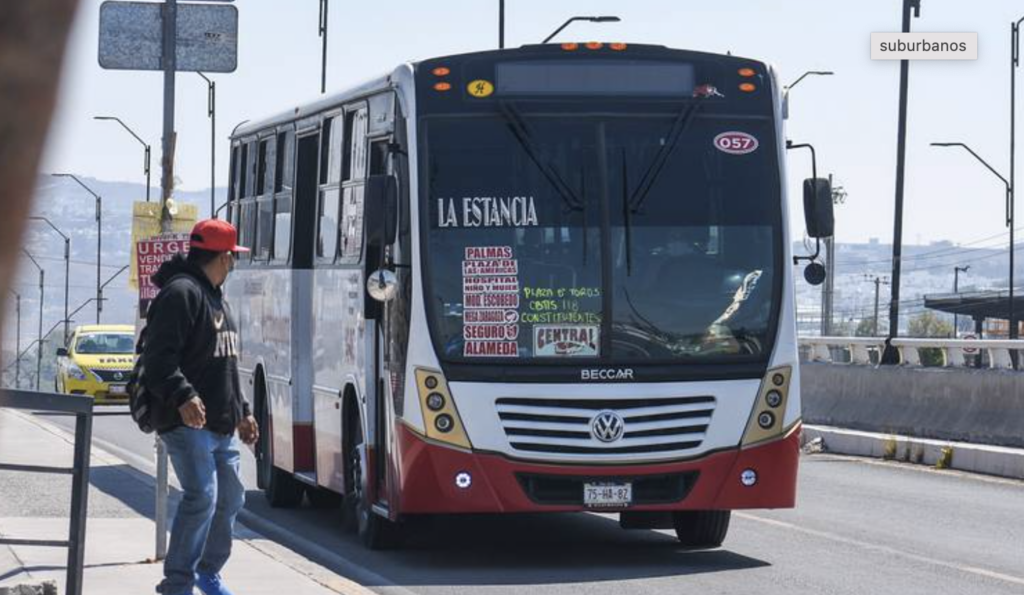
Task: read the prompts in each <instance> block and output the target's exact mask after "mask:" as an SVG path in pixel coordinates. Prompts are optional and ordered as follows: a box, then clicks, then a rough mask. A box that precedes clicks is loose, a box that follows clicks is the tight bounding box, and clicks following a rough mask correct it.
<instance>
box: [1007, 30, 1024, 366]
mask: <svg viewBox="0 0 1024 595" xmlns="http://www.w3.org/2000/svg"><path fill="white" fill-rule="evenodd" d="M1022 22H1024V18H1021V19H1019V20H1018V21H1017V22H1016V23H1013V24H1012V25H1011V27H1010V42H1011V47H1010V188H1012V189H1015V188H1016V186H1015V184H1016V177H1015V176H1016V163H1015V155H1016V150H1017V147H1016V136H1015V130H1016V126H1017V67H1018V66H1020V24H1021V23H1022ZM1016 198H1017V197H1016V194H1015V193H1014V192H1012V191H1011V192H1010V201H1009V202H1010V204H1009V205H1007V211H1008V215H1009V216H1008V217H1007V219H1008V221H1009V225H1010V338H1011V339H1016V338H1017V319H1016V317H1015V316H1014V307H1013V260H1014V258H1013V248H1014V246H1013V239H1014V238H1013V235H1014V234H1013V219H1014V211H1015V210H1016V208H1015V207H1016ZM1014 353H1016V352H1014Z"/></svg>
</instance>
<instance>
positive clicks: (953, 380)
mask: <svg viewBox="0 0 1024 595" xmlns="http://www.w3.org/2000/svg"><path fill="white" fill-rule="evenodd" d="M800 378H801V383H800V389H801V391H800V392H801V399H802V401H803V417H804V422H805V423H807V424H816V425H824V426H836V427H841V428H850V429H855V430H864V431H868V432H881V433H887V434H900V435H906V436H917V437H921V438H934V439H938V440H950V441H958V442H971V443H975V444H990V445H997V446H1006V447H1013V448H1024V373H1022V372H1011V371H1003V370H992V369H988V370H984V369H980V370H979V369H964V368H920V367H901V366H880V367H876V366H870V365H852V364H847V365H840V364H827V363H816V362H805V363H803V364H801V368H800Z"/></svg>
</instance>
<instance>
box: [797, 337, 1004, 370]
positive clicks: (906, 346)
mask: <svg viewBox="0 0 1024 595" xmlns="http://www.w3.org/2000/svg"><path fill="white" fill-rule="evenodd" d="M885 341H886V338H885V337H800V339H799V343H800V348H801V355H802V357H803V359H805V360H806V361H816V362H828V363H851V364H862V365H864V364H875V363H878V358H879V355H880V354H881V352H882V351H883V350H884V349H885ZM892 346H893V347H895V348H896V349H897V351H898V352H899V355H900V364H902V365H906V366H922V365H923V364H922V351H923V350H934V351H935V353H938V354H940V355H941V359H940V363H939V365H941V366H942V367H947V368H974V367H983V366H987V367H989V368H991V369H998V370H1013V369H1014V367H1013V356H1012V355H1011V354H1012V353H1013V352H1020V351H1021V350H1024V340H1016V341H1008V340H992V339H893V340H892Z"/></svg>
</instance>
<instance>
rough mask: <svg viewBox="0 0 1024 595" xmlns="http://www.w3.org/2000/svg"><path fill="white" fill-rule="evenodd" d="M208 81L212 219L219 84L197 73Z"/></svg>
mask: <svg viewBox="0 0 1024 595" xmlns="http://www.w3.org/2000/svg"><path fill="white" fill-rule="evenodd" d="M196 74H198V75H199V76H201V77H203V80H204V81H206V115H207V116H209V117H210V217H213V216H214V215H213V212H214V210H215V209H216V208H217V204H216V193H215V191H214V188H215V187H216V185H217V83H216V82H215V81H212V80H210V78H209V77H207V76H206V75H205V74H203V73H201V72H197V73H196Z"/></svg>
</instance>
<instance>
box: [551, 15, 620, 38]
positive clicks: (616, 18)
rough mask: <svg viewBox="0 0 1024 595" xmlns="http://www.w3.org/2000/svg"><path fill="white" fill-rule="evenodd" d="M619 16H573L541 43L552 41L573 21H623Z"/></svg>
mask: <svg viewBox="0 0 1024 595" xmlns="http://www.w3.org/2000/svg"><path fill="white" fill-rule="evenodd" d="M621 20H622V19H620V18H619V17H615V16H603V17H571V18H569V20H567V21H565V22H564V23H562V26H561V27H559V28H557V29H555V31H554V33H552V34H551V35H548V36H547V37H545V38H544V41H542V42H541V43H547V42H549V41H551V40H552V39H553V38H554V37H555V36H556V35H558V34H559V33H561V32H562V29H565V28H566V27H568V26H569V25H570V24H571V23H572V22H573V21H589V22H591V23H618V22H619V21H621Z"/></svg>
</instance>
